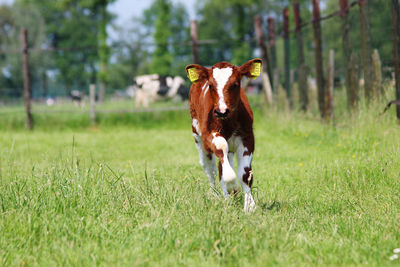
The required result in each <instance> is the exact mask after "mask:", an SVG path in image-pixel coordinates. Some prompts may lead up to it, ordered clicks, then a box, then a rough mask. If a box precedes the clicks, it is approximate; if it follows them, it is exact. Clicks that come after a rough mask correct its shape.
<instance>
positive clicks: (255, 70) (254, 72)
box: [250, 62, 261, 80]
mask: <svg viewBox="0 0 400 267" xmlns="http://www.w3.org/2000/svg"><path fill="white" fill-rule="evenodd" d="M250 74H251V78H253V79H254V80H255V79H257V77H258V76H260V74H261V63H260V62H254V63H253V66H252V68H251V70H250Z"/></svg>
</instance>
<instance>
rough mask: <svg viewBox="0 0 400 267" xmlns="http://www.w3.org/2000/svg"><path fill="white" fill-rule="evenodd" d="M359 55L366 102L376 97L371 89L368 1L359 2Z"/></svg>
mask: <svg viewBox="0 0 400 267" xmlns="http://www.w3.org/2000/svg"><path fill="white" fill-rule="evenodd" d="M359 5H360V29H361V54H362V63H363V72H364V92H365V97H366V99H367V101H369V100H371V97H375V96H376V92H375V90H374V88H373V87H372V60H371V56H372V53H371V33H370V23H369V14H368V10H369V4H368V0H360V1H359Z"/></svg>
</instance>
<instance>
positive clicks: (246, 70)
mask: <svg viewBox="0 0 400 267" xmlns="http://www.w3.org/2000/svg"><path fill="white" fill-rule="evenodd" d="M261 64H262V60H261V59H259V58H256V59H252V60H250V61H247V62H246V63H244V64H243V65H242V66H240V67H239V70H240V73H241V74H242V75H245V76H247V77H249V78H253V79H256V78H257V77H258V76H260V74H261Z"/></svg>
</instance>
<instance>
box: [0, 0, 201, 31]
mask: <svg viewBox="0 0 400 267" xmlns="http://www.w3.org/2000/svg"><path fill="white" fill-rule="evenodd" d="M1 1H3V0H0V2H1ZM172 2H173V3H183V4H184V5H185V6H186V9H187V10H188V12H189V15H190V19H194V18H195V5H196V2H197V1H196V0H172ZM151 3H152V1H149V0H117V1H116V2H115V3H113V4H111V5H110V7H109V10H110V11H111V12H113V13H115V14H117V16H118V17H117V21H116V23H117V24H118V25H120V26H123V25H124V24H126V23H127V22H128V21H129V20H130V19H131V18H132V17H134V16H135V17H137V16H140V14H141V13H142V12H143V10H145V9H146V8H148V7H149V6H150V5H151Z"/></svg>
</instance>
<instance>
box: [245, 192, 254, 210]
mask: <svg viewBox="0 0 400 267" xmlns="http://www.w3.org/2000/svg"><path fill="white" fill-rule="evenodd" d="M256 207H257V206H256V203H255V202H254V199H253V196H252V195H251V193H250V192H249V193H245V195H244V212H245V213H251V212H254V211H255V210H256Z"/></svg>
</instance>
